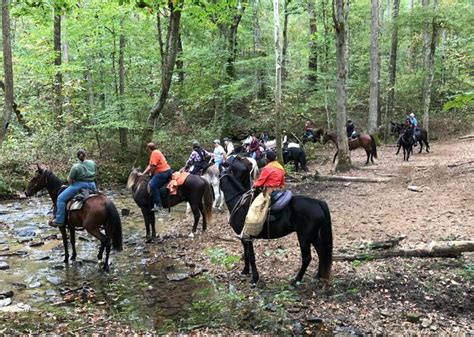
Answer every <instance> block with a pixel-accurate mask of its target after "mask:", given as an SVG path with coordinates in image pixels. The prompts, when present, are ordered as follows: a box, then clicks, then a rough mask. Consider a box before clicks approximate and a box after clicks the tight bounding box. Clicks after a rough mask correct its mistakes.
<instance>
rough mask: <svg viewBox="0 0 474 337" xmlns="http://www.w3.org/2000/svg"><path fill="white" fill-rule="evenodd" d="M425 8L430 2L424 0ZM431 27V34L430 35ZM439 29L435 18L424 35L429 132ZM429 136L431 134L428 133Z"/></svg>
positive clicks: (425, 109) (425, 124)
mask: <svg viewBox="0 0 474 337" xmlns="http://www.w3.org/2000/svg"><path fill="white" fill-rule="evenodd" d="M422 3H423V7H424V8H425V9H428V6H429V0H422ZM433 7H434V10H436V7H437V0H434V2H433ZM430 26H431V34H430ZM438 34H439V28H438V23H437V22H436V19H435V17H434V16H433V18H432V20H431V22H426V23H425V30H424V34H423V40H424V43H425V59H424V68H425V80H424V84H423V128H425V129H426V131H427V132H429V127H430V125H429V124H430V123H429V122H430V103H431V88H432V85H433V78H434V67H433V65H434V59H435V51H436V42H437V40H438ZM428 134H429V133H428Z"/></svg>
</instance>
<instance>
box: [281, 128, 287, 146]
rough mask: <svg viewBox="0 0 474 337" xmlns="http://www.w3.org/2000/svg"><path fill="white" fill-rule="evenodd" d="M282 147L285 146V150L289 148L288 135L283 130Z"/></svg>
mask: <svg viewBox="0 0 474 337" xmlns="http://www.w3.org/2000/svg"><path fill="white" fill-rule="evenodd" d="M281 145H282V146H283V149H287V148H288V135H287V134H286V131H285V130H283V138H282V140H281Z"/></svg>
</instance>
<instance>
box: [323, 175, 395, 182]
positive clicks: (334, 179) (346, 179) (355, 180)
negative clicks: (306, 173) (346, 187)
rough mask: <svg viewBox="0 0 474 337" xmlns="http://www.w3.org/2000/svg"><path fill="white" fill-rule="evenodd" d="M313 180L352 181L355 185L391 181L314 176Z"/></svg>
mask: <svg viewBox="0 0 474 337" xmlns="http://www.w3.org/2000/svg"><path fill="white" fill-rule="evenodd" d="M314 179H316V180H322V181H352V182H357V183H387V182H389V181H391V180H392V178H385V177H383V178H382V177H379V178H376V177H348V176H323V175H315V176H314Z"/></svg>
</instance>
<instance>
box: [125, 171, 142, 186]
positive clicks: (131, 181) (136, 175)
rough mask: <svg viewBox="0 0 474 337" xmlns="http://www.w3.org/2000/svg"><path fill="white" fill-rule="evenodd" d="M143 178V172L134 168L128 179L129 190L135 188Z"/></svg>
mask: <svg viewBox="0 0 474 337" xmlns="http://www.w3.org/2000/svg"><path fill="white" fill-rule="evenodd" d="M140 176H141V171H140V169H139V168H135V167H134V168H133V169H132V172H130V174H129V175H128V179H127V188H133V186H135V185H136V184H137V183H138V180H139V179H138V178H140Z"/></svg>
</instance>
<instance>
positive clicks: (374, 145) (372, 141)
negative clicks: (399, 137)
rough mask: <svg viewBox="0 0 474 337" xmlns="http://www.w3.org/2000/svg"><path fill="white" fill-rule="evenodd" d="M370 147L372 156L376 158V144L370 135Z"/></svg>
mask: <svg viewBox="0 0 474 337" xmlns="http://www.w3.org/2000/svg"><path fill="white" fill-rule="evenodd" d="M370 145H371V147H372V156H374V158H377V142H376V141H375V138H374V136H372V135H370Z"/></svg>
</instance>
